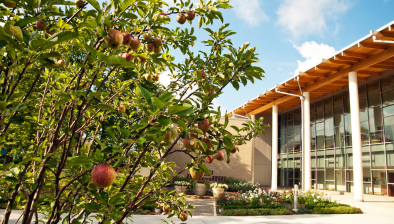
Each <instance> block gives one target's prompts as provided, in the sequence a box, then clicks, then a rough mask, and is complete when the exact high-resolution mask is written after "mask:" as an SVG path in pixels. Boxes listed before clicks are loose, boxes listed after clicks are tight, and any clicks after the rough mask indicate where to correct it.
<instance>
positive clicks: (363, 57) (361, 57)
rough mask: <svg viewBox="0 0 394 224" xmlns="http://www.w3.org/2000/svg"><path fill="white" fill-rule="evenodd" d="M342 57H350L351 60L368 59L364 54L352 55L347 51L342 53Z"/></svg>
mask: <svg viewBox="0 0 394 224" xmlns="http://www.w3.org/2000/svg"><path fill="white" fill-rule="evenodd" d="M342 56H345V57H352V58H360V59H367V58H368V55H366V54H360V53H353V52H348V51H343V52H342Z"/></svg>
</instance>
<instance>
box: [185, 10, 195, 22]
mask: <svg viewBox="0 0 394 224" xmlns="http://www.w3.org/2000/svg"><path fill="white" fill-rule="evenodd" d="M185 16H186V19H187V20H190V21H191V20H193V19H194V17H196V14H195V13H194V12H193V11H187V12H186V15H185Z"/></svg>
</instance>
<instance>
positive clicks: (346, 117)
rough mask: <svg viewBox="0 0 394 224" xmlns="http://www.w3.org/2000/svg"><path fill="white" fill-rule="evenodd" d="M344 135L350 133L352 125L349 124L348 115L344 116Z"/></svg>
mask: <svg viewBox="0 0 394 224" xmlns="http://www.w3.org/2000/svg"><path fill="white" fill-rule="evenodd" d="M345 133H346V135H349V134H351V133H352V123H351V118H350V114H346V115H345Z"/></svg>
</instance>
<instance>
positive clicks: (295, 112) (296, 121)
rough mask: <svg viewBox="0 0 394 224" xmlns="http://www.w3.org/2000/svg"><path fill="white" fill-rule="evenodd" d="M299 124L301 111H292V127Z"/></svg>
mask: <svg viewBox="0 0 394 224" xmlns="http://www.w3.org/2000/svg"><path fill="white" fill-rule="evenodd" d="M300 124H301V109H296V110H294V125H300Z"/></svg>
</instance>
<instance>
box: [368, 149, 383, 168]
mask: <svg viewBox="0 0 394 224" xmlns="http://www.w3.org/2000/svg"><path fill="white" fill-rule="evenodd" d="M371 157H372V169H386V164H385V162H384V152H372V153H371Z"/></svg>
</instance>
